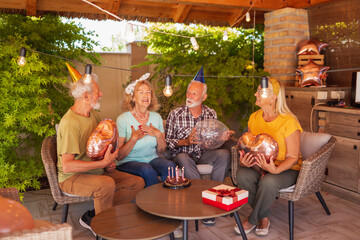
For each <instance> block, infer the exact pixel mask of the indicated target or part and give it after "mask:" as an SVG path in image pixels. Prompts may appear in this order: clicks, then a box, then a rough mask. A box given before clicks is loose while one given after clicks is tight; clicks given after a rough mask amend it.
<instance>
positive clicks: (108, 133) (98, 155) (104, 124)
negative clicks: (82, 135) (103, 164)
mask: <svg viewBox="0 0 360 240" xmlns="http://www.w3.org/2000/svg"><path fill="white" fill-rule="evenodd" d="M118 136H119V133H118V130H117V127H116V124H115V122H114V121H113V120H111V119H109V118H107V119H104V120H103V121H101V122H100V123H99V124H98V126H97V127H96V128H95V129H94V131H93V132H92V133H91V135H90V137H89V139H88V141H87V144H86V153H87V155H88V156H89V157H90V158H91V159H93V160H94V161H97V160H101V159H103V158H104V156H105V152H106V150H107V148H108V146H109V145H110V144H112V150H111V152H114V151H115V149H116V145H117V140H118Z"/></svg>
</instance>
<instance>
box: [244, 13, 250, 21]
mask: <svg viewBox="0 0 360 240" xmlns="http://www.w3.org/2000/svg"><path fill="white" fill-rule="evenodd" d="M245 19H246V22H250V13H249V12H247V13H246V14H245Z"/></svg>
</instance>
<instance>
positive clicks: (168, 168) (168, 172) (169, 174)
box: [168, 167, 170, 179]
mask: <svg viewBox="0 0 360 240" xmlns="http://www.w3.org/2000/svg"><path fill="white" fill-rule="evenodd" d="M168 178H169V179H170V167H168Z"/></svg>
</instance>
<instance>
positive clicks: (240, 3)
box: [142, 0, 328, 10]
mask: <svg viewBox="0 0 360 240" xmlns="http://www.w3.org/2000/svg"><path fill="white" fill-rule="evenodd" d="M142 1H146V2H154V3H159V4H160V3H177V4H187V5H199V6H216V7H236V8H250V6H251V4H250V2H251V0H226V1H224V0H142ZM252 1H254V0H252ZM318 1H319V0H318ZM323 1H328V0H323ZM284 4H285V3H284V1H282V0H277V1H261V0H257V1H256V3H255V5H254V9H259V10H261V9H267V10H274V9H279V8H282V7H284Z"/></svg>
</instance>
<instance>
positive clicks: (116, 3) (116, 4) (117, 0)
mask: <svg viewBox="0 0 360 240" xmlns="http://www.w3.org/2000/svg"><path fill="white" fill-rule="evenodd" d="M120 4H121V0H108V7H107V9H106V10H108V11H109V12H111V13H112V14H114V15H117V13H118V11H119V8H120ZM107 19H116V18H114V17H113V16H111V15H107Z"/></svg>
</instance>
